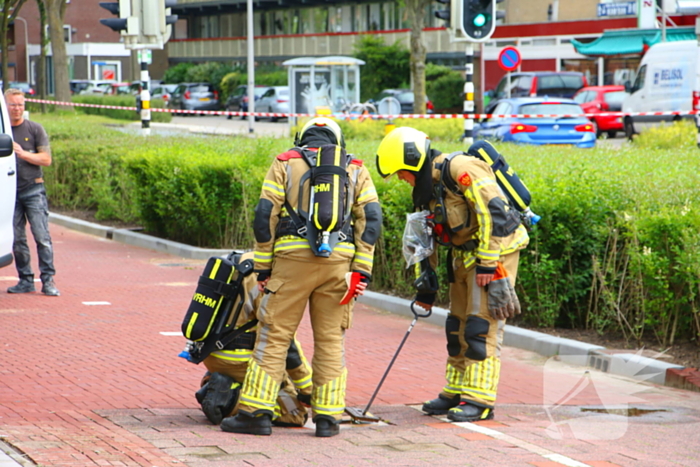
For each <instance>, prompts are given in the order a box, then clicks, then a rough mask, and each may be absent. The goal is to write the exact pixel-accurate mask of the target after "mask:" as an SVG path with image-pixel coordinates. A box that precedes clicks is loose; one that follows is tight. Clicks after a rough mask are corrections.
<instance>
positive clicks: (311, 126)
mask: <svg viewBox="0 0 700 467" xmlns="http://www.w3.org/2000/svg"><path fill="white" fill-rule="evenodd" d="M321 128H327V129H328V130H330V131H331V132H332V133H333V134H334V135H335V142H334V143H333V144H338V145H340V146H342V147H345V138H343V131H342V130H341V129H340V125H338V124H337V123H336V122H335V121H333V120H331V119H330V118H327V117H316V118H312V119H311V120H309V121H308V122H306V125H304V126H303V127H302V128H301V131H300V132H299V133H297V136H296V142H295V144H296V145H297V146H301V142H302V141H303V140H304V135H305V134H306V133H307V132H309V130H312V132H313V131H315V129H321Z"/></svg>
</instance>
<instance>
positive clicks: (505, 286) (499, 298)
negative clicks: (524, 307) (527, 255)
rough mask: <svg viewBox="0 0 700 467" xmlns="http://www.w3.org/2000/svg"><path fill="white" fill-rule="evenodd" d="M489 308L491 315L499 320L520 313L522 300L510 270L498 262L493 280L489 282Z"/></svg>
mask: <svg viewBox="0 0 700 467" xmlns="http://www.w3.org/2000/svg"><path fill="white" fill-rule="evenodd" d="M486 287H487V293H488V308H489V312H490V313H491V317H492V318H493V319H497V320H503V319H507V318H514V317H515V316H516V315H519V314H520V300H518V296H517V295H516V293H515V289H514V288H513V286H512V285H511V283H510V279H508V272H507V271H506V268H505V267H503V264H502V263H498V267H497V268H496V273H495V274H494V275H493V280H492V281H491V282H490V283H489V284H488V286H486Z"/></svg>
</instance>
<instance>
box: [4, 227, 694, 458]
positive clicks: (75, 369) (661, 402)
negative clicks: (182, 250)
mask: <svg viewBox="0 0 700 467" xmlns="http://www.w3.org/2000/svg"><path fill="white" fill-rule="evenodd" d="M51 228H52V235H53V238H54V244H55V250H56V267H57V271H58V275H57V277H56V283H57V286H58V287H59V289H60V290H61V296H60V297H46V296H43V295H41V294H38V293H34V294H25V295H9V294H6V293H5V289H6V288H7V287H8V286H10V285H13V284H14V282H15V281H16V275H15V271H14V268H13V267H9V268H4V269H1V270H0V335H1V336H2V341H1V343H0V441H4V442H5V443H7V445H10V446H14V447H15V448H16V449H17V450H19V451H21V452H23V453H24V454H26V456H27V458H28V459H30V460H31V461H32V462H34V463H36V464H39V465H43V466H66V467H83V466H85V467H88V466H89V467H94V466H143V467H151V466H155V467H165V466H189V467H205V466H206V467H215V466H247V467H249V466H377V465H391V466H422V465H437V466H470V465H474V466H562V465H570V466H598V467H604V466H607V467H612V466H640V465H643V466H698V465H700V461H699V460H698V459H700V394H698V393H696V392H691V391H685V390H682V389H674V388H669V387H664V386H659V385H655V384H650V383H645V382H639V381H636V380H632V379H629V378H625V377H622V376H615V375H609V374H605V373H601V372H596V371H595V370H590V371H589V370H588V369H587V368H585V367H578V366H571V365H568V364H566V363H564V362H561V361H558V360H557V358H556V357H551V358H547V357H543V356H540V355H538V354H535V353H533V352H530V351H527V350H521V349H515V348H511V347H505V348H504V351H503V367H502V377H501V385H500V391H499V404H498V407H497V408H496V418H495V420H493V421H489V422H481V423H479V424H472V425H469V424H452V423H447V420H446V419H441V418H440V417H428V416H425V415H423V414H422V413H421V412H420V411H419V408H420V404H421V403H422V402H423V401H425V400H427V399H429V398H432V397H435V395H436V394H437V392H438V391H439V390H440V388H441V386H442V384H443V373H444V365H445V340H444V329H442V328H441V327H439V326H436V325H433V324H430V323H427V322H423V321H419V322H418V324H417V325H416V326H415V328H414V329H413V331H412V332H411V335H410V336H409V338H408V340H407V342H406V344H405V346H404V348H403V350H402V351H401V354H400V355H399V357H398V358H397V360H396V363H395V364H394V366H393V368H392V370H391V373H390V374H389V376H388V378H387V380H386V381H385V383H384V385H383V387H382V389H381V391H380V393H379V395H378V396H377V398H376V399H375V401H374V403H373V405H372V408H371V410H370V411H371V412H372V413H373V414H374V415H377V416H379V417H381V418H382V419H383V420H384V421H385V422H383V423H381V424H352V423H344V424H343V425H342V430H341V433H340V435H339V436H337V437H334V438H329V439H320V438H315V436H314V431H313V426H312V424H311V423H309V424H308V425H307V427H304V428H298V429H286V428H273V434H272V436H269V437H257V436H248V435H233V434H230V433H224V432H222V431H220V430H219V429H218V427H215V426H212V425H211V424H209V423H208V422H207V421H206V419H205V417H204V416H203V415H202V414H201V412H200V411H199V410H198V407H197V403H196V401H195V399H194V392H195V390H196V389H197V386H198V382H199V378H200V377H201V375H202V373H203V371H204V370H203V368H202V367H200V366H196V365H193V364H190V363H188V362H186V361H184V360H183V359H180V358H178V357H177V354H178V353H179V352H180V350H182V348H183V347H184V343H185V342H184V339H183V338H182V337H181V336H173V335H164V334H161V333H173V332H177V331H179V329H180V323H181V320H182V317H183V315H184V313H185V310H186V308H187V305H188V303H189V300H190V298H191V295H192V293H193V291H194V288H195V284H196V281H197V278H198V276H199V274H200V273H201V270H202V268H203V266H204V263H205V261H204V260H191V259H183V258H179V257H175V256H170V255H167V254H163V253H157V252H154V251H151V250H147V249H143V248H138V247H135V246H128V245H124V244H120V243H117V242H114V241H111V240H106V239H103V238H98V237H94V236H90V235H87V234H82V233H78V232H75V231H72V230H69V229H67V228H64V227H61V226H56V225H55V224H52V227H51ZM104 302H108V303H109V304H94V303H104ZM86 303H93V304H86ZM410 322H411V319H410V318H406V317H402V316H397V315H395V314H391V313H387V312H384V311H381V310H377V309H374V308H371V307H368V306H366V305H361V304H357V305H356V307H355V316H354V326H353V328H352V329H350V330H349V331H348V333H347V341H346V349H347V351H346V359H347V364H348V368H349V380H348V395H347V404H348V406H352V407H360V408H364V406H365V405H366V404H367V402H368V401H369V398H370V397H371V395H372V393H373V392H374V390H375V388H376V386H377V383H378V382H379V379H380V378H381V376H382V374H383V373H384V371H385V369H386V367H387V365H388V364H389V361H390V360H391V357H392V356H393V355H394V353H395V351H396V349H397V347H398V345H399V343H400V342H401V339H402V338H403V336H404V335H405V333H406V331H407V329H408V326H409V324H410ZM299 338H300V340H301V341H302V343H303V347H304V350H305V352H306V354H307V357H309V358H312V354H313V343H312V338H311V332H310V327H309V323H308V319H305V320H304V322H303V323H302V327H301V328H300V331H299ZM630 407H633V408H640V409H643V411H642V412H640V413H641V414H639V415H638V416H625V415H620V413H625V409H629V408H630ZM613 409H614V410H613ZM628 412H629V411H628ZM0 461H2V462H6V459H3V458H0ZM0 465H1V466H2V467H6V466H5V465H4V464H0ZM17 465H19V464H17ZM10 466H12V467H14V464H9V466H8V467H10Z"/></svg>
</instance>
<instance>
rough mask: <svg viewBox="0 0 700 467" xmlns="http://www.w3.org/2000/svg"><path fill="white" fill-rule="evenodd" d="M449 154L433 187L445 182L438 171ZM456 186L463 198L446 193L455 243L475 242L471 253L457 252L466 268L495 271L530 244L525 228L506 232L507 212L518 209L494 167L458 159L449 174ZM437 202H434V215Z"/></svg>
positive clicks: (433, 261)
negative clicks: (510, 201)
mask: <svg viewBox="0 0 700 467" xmlns="http://www.w3.org/2000/svg"><path fill="white" fill-rule="evenodd" d="M446 157H447V154H440V155H439V156H437V157H436V158H435V159H434V160H433V161H432V163H433V173H432V175H433V183H434V184H438V183H442V182H441V171H440V170H439V169H438V167H436V166H438V165H439V164H441V163H442V162H443V161H444V160H445V158H446ZM446 176H449V177H451V178H452V180H454V181H455V182H456V185H457V187H458V189H459V191H460V192H461V194H456V193H453V192H452V191H450V190H445V198H444V205H445V212H446V214H447V224H448V226H449V228H450V234H451V243H452V245H454V246H456V247H459V246H464V245H467V244H468V242H470V241H473V242H472V245H474V247H472V248H469V251H459V250H457V251H455V253H456V255H459V254H461V257H462V258H463V260H464V265H465V267H470V266H472V265H473V264H474V263H478V264H479V265H480V266H482V267H484V268H493V269H494V270H495V268H496V266H497V262H498V260H499V258H500V257H501V256H504V255H507V254H509V253H513V252H515V251H518V250H521V249H523V248H525V247H526V246H527V244H528V242H529V237H528V234H527V229H526V228H525V227H524V226H523V225H522V224H521V225H520V226H518V228H517V229H515V231H513V232H508V231H507V230H508V229H507V228H506V220H507V219H506V217H507V211H509V210H511V209H514V208H512V207H511V206H509V205H508V200H507V198H506V197H505V195H504V194H503V191H502V190H501V188H500V187H499V186H498V184H497V182H496V176H495V174H494V173H493V170H492V169H491V167H490V166H489V165H488V164H487V163H486V162H484V161H482V160H480V159H478V158H476V157H472V156H468V155H466V154H465V155H458V156H455V157H453V158H452V160H451V161H450V164H449V174H446ZM435 204H436V200H433V201H431V204H430V208H431V211H434V208H435ZM431 265H432V266H433V267H436V266H437V252H435V253H434V254H433V257H431Z"/></svg>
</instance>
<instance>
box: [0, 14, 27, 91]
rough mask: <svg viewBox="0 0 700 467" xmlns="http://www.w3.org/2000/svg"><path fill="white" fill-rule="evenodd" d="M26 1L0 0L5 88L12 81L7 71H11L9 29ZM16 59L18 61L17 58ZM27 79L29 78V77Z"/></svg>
mask: <svg viewBox="0 0 700 467" xmlns="http://www.w3.org/2000/svg"><path fill="white" fill-rule="evenodd" d="M24 2H25V0H0V8H1V9H2V12H0V32H1V34H0V47H1V48H2V50H1V51H0V60H2V70H0V71H2V87H3V90H5V89H9V83H10V81H11V80H10V77H9V76H8V74H7V72H8V71H9V67H8V64H9V62H10V51H9V44H8V40H7V30H8V29H9V27H10V23H11V22H12V21H14V20H15V18H17V15H18V14H19V9H20V8H21V7H22V4H23V3H24ZM24 27H26V26H24ZM15 36H16V34H15ZM25 46H29V44H25ZM15 61H17V59H16V58H15ZM28 72H29V70H27V73H28ZM15 81H17V76H15ZM27 81H29V80H28V79H27Z"/></svg>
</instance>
